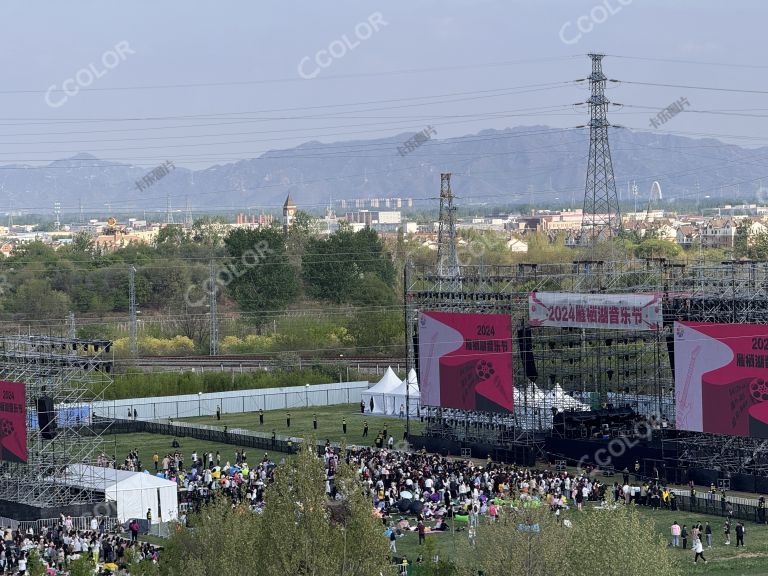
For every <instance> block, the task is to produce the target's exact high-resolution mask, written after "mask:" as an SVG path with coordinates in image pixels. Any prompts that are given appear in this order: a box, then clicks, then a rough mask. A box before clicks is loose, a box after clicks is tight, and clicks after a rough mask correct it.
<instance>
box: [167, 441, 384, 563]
mask: <svg viewBox="0 0 768 576" xmlns="http://www.w3.org/2000/svg"><path fill="white" fill-rule="evenodd" d="M314 446H315V444H314V442H312V441H309V442H307V444H304V445H302V446H301V447H300V449H299V452H298V454H297V455H296V458H294V459H292V460H290V461H289V462H287V463H286V464H283V465H281V466H279V467H278V468H277V469H276V470H275V480H274V482H273V483H272V484H270V485H268V487H267V490H266V493H265V508H264V512H263V513H262V514H254V513H252V512H251V511H250V510H249V509H248V508H247V507H245V506H239V507H237V508H233V507H232V505H231V503H230V502H229V501H228V499H227V498H224V497H221V496H219V497H218V498H217V499H216V501H215V502H214V503H213V504H211V505H209V506H207V507H205V508H204V509H202V510H201V511H200V512H199V513H198V514H195V515H193V516H191V518H190V521H191V524H192V530H187V529H179V530H177V531H176V532H174V533H173V534H172V536H171V538H170V540H169V541H168V545H167V546H166V548H165V550H164V551H163V554H161V556H160V573H161V574H163V575H168V576H171V575H176V574H185V575H188V576H198V575H199V576H202V575H204V574H241V573H242V571H243V566H247V567H252V568H253V570H255V573H258V574H260V575H264V576H288V575H294V574H301V575H313V576H359V575H364V574H379V573H380V572H382V573H389V572H388V564H389V562H388V556H387V543H386V540H385V538H384V537H383V531H382V527H381V521H380V520H378V519H377V518H376V517H374V515H373V514H372V505H371V503H370V501H369V500H368V499H367V498H366V497H365V495H364V494H363V492H362V488H361V486H360V483H359V481H358V478H357V473H356V471H355V470H353V469H351V468H350V467H348V466H346V465H342V466H341V469H340V470H339V472H338V474H337V476H336V482H337V485H338V492H339V495H340V498H341V499H340V500H337V501H329V500H328V498H327V496H326V493H325V472H324V467H323V461H322V459H320V458H318V456H317V453H316V452H315V448H314Z"/></svg>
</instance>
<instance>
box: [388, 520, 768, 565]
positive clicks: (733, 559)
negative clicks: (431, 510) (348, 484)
mask: <svg viewBox="0 0 768 576" xmlns="http://www.w3.org/2000/svg"><path fill="white" fill-rule="evenodd" d="M641 511H642V514H643V515H644V516H645V517H647V518H648V521H650V522H653V523H654V524H655V526H656V529H657V531H658V532H659V534H660V535H662V536H663V537H664V538H665V539H667V540H669V535H670V526H671V525H672V522H675V521H677V522H678V524H680V525H681V526H682V525H683V524H687V525H688V529H689V530H690V527H691V525H692V524H693V523H694V522H698V521H700V522H701V523H702V524H704V523H705V522H707V521H708V522H709V523H710V525H711V526H712V549H711V550H707V549H706V547H705V549H704V556H705V557H706V559H707V560H708V563H707V565H706V566H704V565H703V563H702V562H701V561H699V564H698V565H694V564H693V552H692V551H691V550H682V549H678V550H675V551H674V555H675V556H676V557H677V558H678V561H679V566H680V568H681V570H682V573H683V574H686V575H687V574H738V575H741V576H757V575H766V574H768V526H765V525H763V526H760V525H757V524H755V523H754V522H745V523H744V526H745V527H746V530H747V531H746V535H745V536H744V542H745V544H746V545H745V547H744V548H741V547H740V548H736V546H735V544H736V536H735V533H734V532H733V530H731V545H730V546H726V545H725V539H724V536H723V518H720V517H718V516H707V515H704V514H691V513H688V512H680V511H677V512H668V511H665V510H656V511H653V510H650V509H647V508H644V507H643V508H641ZM586 513H589V512H586ZM579 514H580V513H579V512H577V511H575V510H574V511H569V512H567V513H566V514H565V515H564V518H570V519H571V521H572V522H574V523H575V522H578V518H579ZM735 525H736V524H735V523H733V526H735ZM465 526H466V525H465V524H461V527H462V529H461V530H459V531H457V532H455V533H452V532H447V533H444V534H435V535H429V534H428V535H427V539H430V538H431V539H433V542H434V545H435V553H436V554H440V555H441V556H442V557H444V558H447V559H450V558H452V557H453V555H454V552H455V548H454V539H455V542H456V543H458V542H459V540H465V539H466V538H467V531H466V528H465ZM383 537H384V536H383V532H382V538H383ZM688 546H689V548H690V546H691V540H690V538H689V540H688ZM419 553H421V554H423V555H424V558H425V559H426V558H427V554H426V553H425V552H424V546H419V544H418V536H417V535H416V533H413V532H409V533H407V534H406V535H405V536H403V537H401V538H398V540H397V556H400V557H402V556H403V555H405V556H407V557H408V560H409V562H413V561H414V560H415V559H416V557H417V556H418V555H419Z"/></svg>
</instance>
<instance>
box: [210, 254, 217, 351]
mask: <svg viewBox="0 0 768 576" xmlns="http://www.w3.org/2000/svg"><path fill="white" fill-rule="evenodd" d="M208 267H209V278H208V307H209V308H210V311H211V316H210V320H211V328H210V332H211V348H210V355H211V356H216V355H217V354H218V353H219V322H218V315H217V311H216V295H217V287H216V272H217V271H216V265H215V263H214V261H213V258H211V260H210V262H209V266H208Z"/></svg>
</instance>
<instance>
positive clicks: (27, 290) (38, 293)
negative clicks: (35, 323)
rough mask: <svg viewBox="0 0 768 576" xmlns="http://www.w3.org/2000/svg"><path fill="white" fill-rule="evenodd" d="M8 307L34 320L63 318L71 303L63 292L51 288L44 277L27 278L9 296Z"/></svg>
mask: <svg viewBox="0 0 768 576" xmlns="http://www.w3.org/2000/svg"><path fill="white" fill-rule="evenodd" d="M8 307H9V309H10V310H11V311H12V312H16V313H18V314H23V315H24V316H25V317H27V318H30V319H35V320H51V319H56V318H64V317H65V316H66V315H67V312H68V311H69V310H70V309H71V307H72V303H71V301H70V299H69V296H67V294H65V293H64V292H60V291H58V290H53V289H52V288H51V283H50V282H49V281H48V280H46V279H44V278H29V279H27V280H25V281H24V282H22V284H21V285H19V286H18V287H17V288H16V290H15V292H14V294H13V295H12V296H11V298H10V300H9V302H8Z"/></svg>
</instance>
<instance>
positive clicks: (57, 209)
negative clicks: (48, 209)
mask: <svg viewBox="0 0 768 576" xmlns="http://www.w3.org/2000/svg"><path fill="white" fill-rule="evenodd" d="M53 214H54V216H56V222H54V223H53V224H54V226H56V231H57V232H58V231H59V230H61V202H54V203H53Z"/></svg>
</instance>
